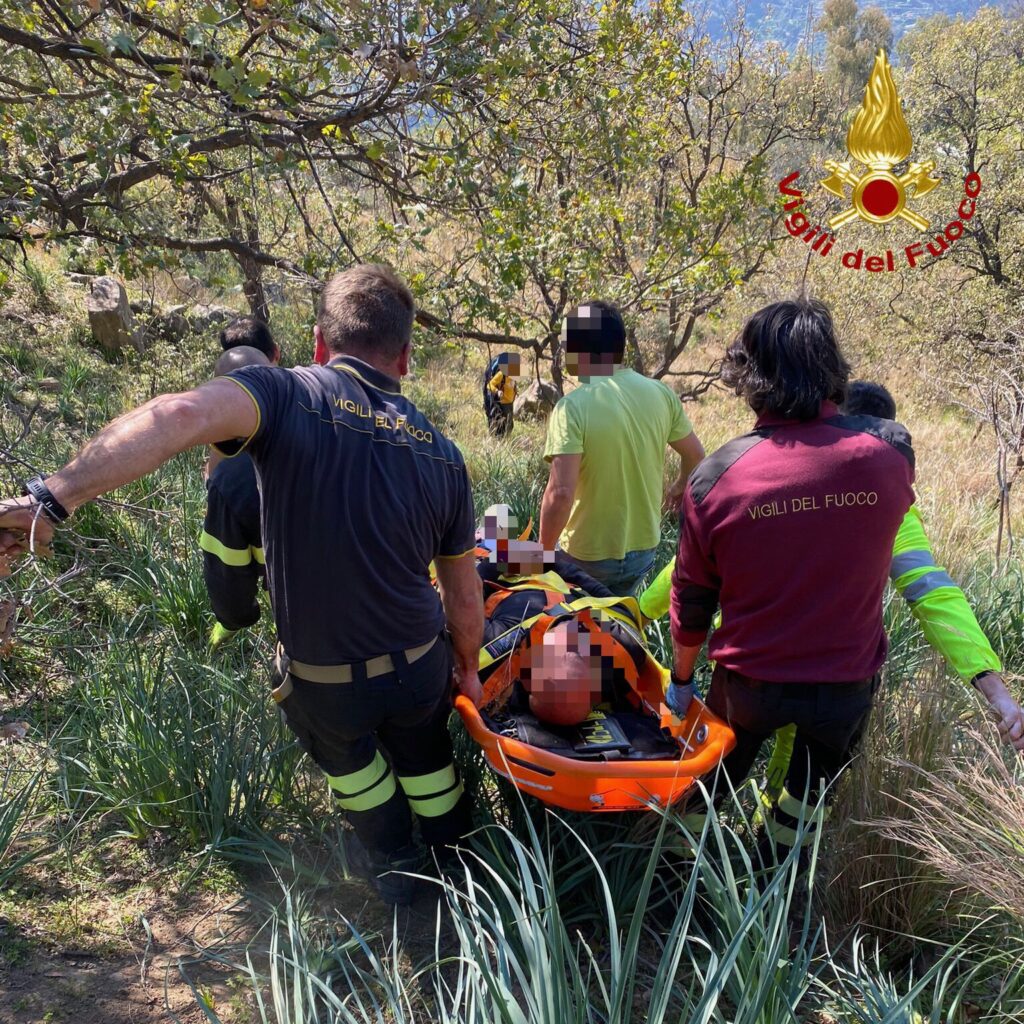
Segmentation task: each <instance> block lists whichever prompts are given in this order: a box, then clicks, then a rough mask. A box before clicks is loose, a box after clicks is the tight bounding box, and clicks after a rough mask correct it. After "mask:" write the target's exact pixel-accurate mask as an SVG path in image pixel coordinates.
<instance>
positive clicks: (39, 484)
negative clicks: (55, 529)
mask: <svg viewBox="0 0 1024 1024" xmlns="http://www.w3.org/2000/svg"><path fill="white" fill-rule="evenodd" d="M44 480H45V477H42V476H34V477H32V479H31V480H26V481H25V487H24V489H23V490H22V493H23V494H27V495H30V496H31V497H33V498H35V500H36V502H37V504H38V505H39V506H40V507H41V508H42V510H43V512H45V513H46V518H47V519H49V520H50V522H51V523H53V524H54V525H58V526H59V525H60V524H61V523H63V522H64V520H65V519H67V518H68V516H69V515H70V513H69V512H68V510H67V509H66V508H65V507H64V506H63V505H62V504H61V503H60V502H59V501H58V500H57V499H56V498H55V497H54V496H53V493H52V492H51V490H50V488H49V487H47V486H46V484H45V483H44Z"/></svg>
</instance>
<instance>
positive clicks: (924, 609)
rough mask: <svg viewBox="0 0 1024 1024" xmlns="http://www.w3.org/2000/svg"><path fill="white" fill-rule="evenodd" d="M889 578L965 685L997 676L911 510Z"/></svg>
mask: <svg viewBox="0 0 1024 1024" xmlns="http://www.w3.org/2000/svg"><path fill="white" fill-rule="evenodd" d="M674 567H675V559H673V560H672V561H671V562H669V564H668V565H666V566H665V568H664V569H662V571H661V572H660V573H659V574H658V576H657V577H656V578H655V580H654V582H653V583H652V584H651V585H650V586H649V587H648V588H647V589H646V590H645V591H644V592H643V594H641V596H640V610H641V611H642V612H643V614H644V617H645V618H647V619H657V618H661V616H662V615H665V614H666V613H667V612H668V607H669V601H670V597H671V593H672V570H673V568H674ZM889 578H890V579H891V580H892V582H893V585H894V586H895V587H896V589H897V590H898V591H899V592H900V594H901V595H902V596H903V598H904V600H905V601H906V602H907V603H908V604H909V605H910V611H911V614H912V615H913V616H914V618H915V619H917V621H918V623H919V624H920V626H921V630H922V632H923V633H924V635H925V639H926V640H927V641H928V643H929V644H930V645H931V646H932V647H933V648H934V649H935V650H936V651H938V652H939V653H940V654H941V655H942V656H943V658H945V659H946V662H947V663H948V665H949V667H950V668H951V669H952V670H953V671H954V672H956V674H957V675H958V676H960V678H961V679H962V680H963V681H964V682H970V680H972V679H973V678H974V677H975V676H976V675H978V674H979V673H981V672H999V671H1001V668H1002V666H1001V665H1000V662H999V658H998V657H997V656H996V653H995V651H993V650H992V645H991V644H990V643H989V642H988V638H987V637H986V636H985V634H984V633H983V632H982V629H981V626H980V625H978V620H977V618H975V615H974V612H973V611H972V610H971V606H970V604H968V602H967V598H966V597H965V596H964V592H963V591H962V590H961V589H960V588H959V587H958V586H957V585H956V583H954V582H953V580H952V579H951V578H950V576H949V574H948V573H947V572H946V570H945V569H943V568H942V566H939V565H936V564H935V556H934V555H933V554H932V547H931V543H930V542H929V540H928V536H927V534H926V533H925V531H924V521H923V519H922V518H921V513H920V511H919V510H918V508H917V506H916V505H911V507H910V509H909V511H908V512H907V514H906V516H904V518H903V522H902V523H901V524H900V528H899V531H898V532H897V534H896V542H895V544H894V545H893V552H892V567H891V569H890V571H889Z"/></svg>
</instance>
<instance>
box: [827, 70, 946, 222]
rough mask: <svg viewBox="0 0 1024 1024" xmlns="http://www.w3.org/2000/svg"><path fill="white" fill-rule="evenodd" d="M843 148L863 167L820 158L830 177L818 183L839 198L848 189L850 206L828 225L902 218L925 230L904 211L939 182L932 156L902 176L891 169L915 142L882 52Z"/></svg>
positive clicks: (915, 215) (910, 212)
mask: <svg viewBox="0 0 1024 1024" xmlns="http://www.w3.org/2000/svg"><path fill="white" fill-rule="evenodd" d="M846 148H847V150H849V153H850V156H852V157H853V158H854V160H857V161H859V162H860V163H862V164H864V165H865V166H866V167H867V168H868V171H867V173H866V174H862V175H859V176H858V175H857V174H855V173H854V172H853V171H852V170H851V169H850V163H849V161H847V162H844V163H836V162H835V161H834V160H826V161H825V169H826V170H827V171H828V172H829V177H827V178H826V179H825V180H824V181H823V182H822V185H824V186H825V188H827V189H828V190H829V192H831V193H833V194H834V195H837V196H839V197H840V199H845V198H846V187H847V186H849V187H850V188H852V189H853V196H852V202H853V205H852V206H851V207H849V208H848V209H846V210H843V212H842V213H839V214H837V215H836V216H835V217H833V218H832V219H831V220H830V221H829V222H828V226H829V227H830V228H831V229H832V230H833V231H835V230H836V228H840V227H842V226H843V225H844V224H845V223H846V222H847V221H850V220H853V219H854V217H860V218H861V220H866V221H868V222H869V223H871V224H887V223H888V222H889V221H891V220H895V219H896V218H897V217H902V218H903V219H904V220H905V221H907V222H908V223H910V224H913V225H914V227H915V228H917V229H918V230H919V231H924V230H925V229H926V228H927V227H928V221H927V220H926V219H925V218H924V217H922V216H921V215H920V214H919V213H915V212H914V211H913V210H908V209H907V199H908V198H909V197H910V196H914V197H915V198H916V197H917V196H923V195H924V194H925V193H927V192H931V190H932V189H933V188H935V186H936V185H938V184H939V179H938V178H936V177H934V176H933V174H932V172H933V171H934V170H935V161H934V160H926V161H925V162H924V163H911V164H910V165H909V166H908V167H907V170H906V172H905V173H904V174H900V175H896V174H894V173H893V168H894V167H895V166H896V164H898V163H902V162H903V161H904V160H906V159H907V157H909V156H910V153H911V151H912V150H913V148H914V142H913V140H912V139H911V137H910V129H909V128H908V127H907V122H906V119H905V118H904V117H903V108H902V107H901V106H900V98H899V95H898V94H897V92H896V83H895V82H894V81H893V80H892V68H891V67H890V65H889V61H888V58H887V57H886V55H885V51H884V50H879V51H878V53H877V54H876V55H875V66H874V67H873V68H872V69H871V77H870V78H869V79H868V84H867V86H866V87H865V89H864V102H863V103H861V105H860V110H858V111H857V116H856V117H855V118H854V119H853V124H851V125H850V130H849V131H848V132H847V133H846Z"/></svg>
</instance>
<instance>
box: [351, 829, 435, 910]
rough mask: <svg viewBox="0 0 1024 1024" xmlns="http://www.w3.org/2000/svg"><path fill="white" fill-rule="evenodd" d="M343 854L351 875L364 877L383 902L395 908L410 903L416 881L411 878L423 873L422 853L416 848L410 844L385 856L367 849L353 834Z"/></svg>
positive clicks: (414, 892) (377, 851) (414, 893)
mask: <svg viewBox="0 0 1024 1024" xmlns="http://www.w3.org/2000/svg"><path fill="white" fill-rule="evenodd" d="M346 852H347V854H348V862H349V867H351V869H352V871H353V873H354V874H357V875H359V876H360V877H361V878H365V879H366V880H367V881H368V882H369V883H370V885H372V886H373V889H374V891H375V892H376V893H377V895H378V896H379V897H380V898H381V899H382V900H383V901H384V902H385V903H388V904H390V905H391V906H396V907H407V906H409V904H411V903H412V901H413V898H414V897H415V895H416V885H417V883H418V881H419V879H417V878H412V877H411V875H413V874H419V873H421V872H422V870H423V854H422V852H421V851H420V849H419V848H418V847H416V846H413V845H412V844H410V845H408V846H403V847H401V848H400V849H398V850H394V851H393V852H392V853H390V854H386V853H382V852H381V851H379V850H369V849H367V848H366V847H365V846H364V845H363V844H362V842H360V840H359V837H358V836H357V835H355V834H354V833H353V834H352V835H351V836H350V837H349V841H348V843H347V844H346Z"/></svg>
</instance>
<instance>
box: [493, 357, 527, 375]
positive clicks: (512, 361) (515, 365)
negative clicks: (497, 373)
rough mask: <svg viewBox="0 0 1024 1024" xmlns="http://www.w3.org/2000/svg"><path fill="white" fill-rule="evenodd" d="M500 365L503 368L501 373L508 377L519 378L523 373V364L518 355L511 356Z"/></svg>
mask: <svg viewBox="0 0 1024 1024" xmlns="http://www.w3.org/2000/svg"><path fill="white" fill-rule="evenodd" d="M498 365H499V367H500V368H501V372H502V373H504V374H505V375H506V376H508V377H518V376H519V375H520V374H521V373H522V363H521V362H520V360H519V356H517V355H510V356H509V357H508V358H507V359H503V360H502V361H501V362H500V363H499V364H498Z"/></svg>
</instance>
